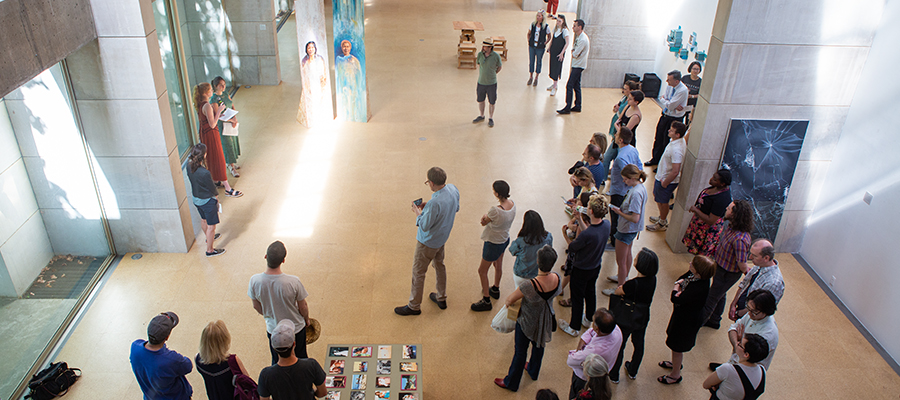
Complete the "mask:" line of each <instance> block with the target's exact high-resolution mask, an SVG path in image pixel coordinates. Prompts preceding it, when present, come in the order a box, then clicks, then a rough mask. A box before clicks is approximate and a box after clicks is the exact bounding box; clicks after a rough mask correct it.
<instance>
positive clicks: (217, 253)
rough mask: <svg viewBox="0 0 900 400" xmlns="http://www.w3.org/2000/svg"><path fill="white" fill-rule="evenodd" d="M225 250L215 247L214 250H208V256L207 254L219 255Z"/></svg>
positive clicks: (209, 255)
mask: <svg viewBox="0 0 900 400" xmlns="http://www.w3.org/2000/svg"><path fill="white" fill-rule="evenodd" d="M224 252H225V249H213V251H207V252H206V256H207V257H215V256H217V255H219V254H222V253H224Z"/></svg>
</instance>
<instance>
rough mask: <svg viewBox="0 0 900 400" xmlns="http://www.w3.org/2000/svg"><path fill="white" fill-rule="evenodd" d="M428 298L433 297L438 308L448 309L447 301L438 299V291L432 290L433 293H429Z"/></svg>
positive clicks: (432, 299)
mask: <svg viewBox="0 0 900 400" xmlns="http://www.w3.org/2000/svg"><path fill="white" fill-rule="evenodd" d="M428 298H429V299H431V301H433V302H434V304H437V306H438V308H440V309H441V310H446V309H447V301H440V300H438V299H437V293H434V292H431V294H429V295H428Z"/></svg>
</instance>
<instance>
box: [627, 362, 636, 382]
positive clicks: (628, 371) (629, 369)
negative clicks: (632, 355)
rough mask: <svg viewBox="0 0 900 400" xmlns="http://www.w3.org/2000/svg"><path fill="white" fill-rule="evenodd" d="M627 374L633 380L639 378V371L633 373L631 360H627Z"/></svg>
mask: <svg viewBox="0 0 900 400" xmlns="http://www.w3.org/2000/svg"><path fill="white" fill-rule="evenodd" d="M625 376H627V377H628V379H631V380H635V379H637V372H635V373H633V374H632V373H631V361H625Z"/></svg>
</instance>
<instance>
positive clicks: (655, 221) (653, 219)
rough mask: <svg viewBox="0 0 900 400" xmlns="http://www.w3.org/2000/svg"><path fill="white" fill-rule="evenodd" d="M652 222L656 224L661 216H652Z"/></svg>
mask: <svg viewBox="0 0 900 400" xmlns="http://www.w3.org/2000/svg"><path fill="white" fill-rule="evenodd" d="M650 222H652V223H654V224H655V223H657V222H659V217H650Z"/></svg>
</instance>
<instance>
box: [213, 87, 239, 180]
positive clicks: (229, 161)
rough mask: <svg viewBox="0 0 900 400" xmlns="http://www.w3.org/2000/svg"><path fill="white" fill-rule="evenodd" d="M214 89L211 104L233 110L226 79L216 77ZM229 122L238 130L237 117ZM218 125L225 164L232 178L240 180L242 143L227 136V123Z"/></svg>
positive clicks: (235, 136)
mask: <svg viewBox="0 0 900 400" xmlns="http://www.w3.org/2000/svg"><path fill="white" fill-rule="evenodd" d="M212 87H213V95H212V97H210V99H209V102H210V103H212V104H215V105H217V106H218V107H219V108H230V109H232V110H233V109H234V105H233V104H234V103H233V102H232V100H231V96H230V95H229V94H228V92H226V91H225V78H222V77H221V76H217V77H215V79H213V80H212ZM228 122H230V123H231V127H232V128H237V125H238V121H237V116H234V117H232V118H231V119H229V120H228ZM217 125H218V127H219V137H220V139H221V140H222V153H224V154H225V164H226V165H228V172H231V176H233V177H235V178H238V177H240V176H241V174H240V173H239V172H238V171H237V170H239V169H240V168H241V167H239V166H238V165H237V159H238V157H240V155H241V143H240V142H239V141H238V136H237V135H234V136H228V135H225V121H222V120H219V121H218V124H217Z"/></svg>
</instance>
